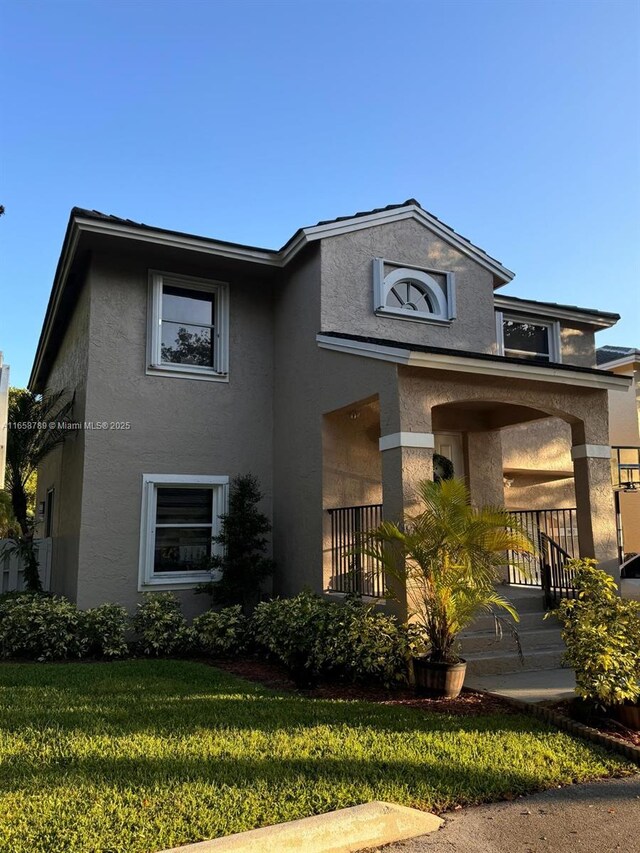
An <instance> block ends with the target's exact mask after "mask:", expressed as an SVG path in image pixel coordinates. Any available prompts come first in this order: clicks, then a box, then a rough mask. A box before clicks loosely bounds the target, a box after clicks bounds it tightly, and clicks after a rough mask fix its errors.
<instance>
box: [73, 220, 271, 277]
mask: <svg viewBox="0 0 640 853" xmlns="http://www.w3.org/2000/svg"><path fill="white" fill-rule="evenodd" d="M75 224H76V226H77V228H78V229H79V230H80V231H89V232H92V233H95V234H108V235H109V236H111V237H124V238H127V239H132V240H144V241H145V242H147V243H157V244H159V245H161V246H170V247H171V248H175V249H188V250H191V251H196V252H204V253H206V254H211V255H217V256H219V257H223V258H233V259H236V260H251V261H253V262H254V263H263V264H266V265H267V266H276V267H279V266H283V264H282V263H281V262H280V260H279V258H280V253H279V252H264V251H261V250H260V249H251V248H249V247H246V248H245V247H243V246H234V245H229V244H228V243H221V242H219V241H218V240H209V239H207V238H206V237H191V236H189V235H187V234H168V233H166V232H164V231H161V230H158V231H156V230H154V229H149V228H141V227H140V226H138V225H134V224H131V225H129V224H124V223H122V222H115V221H110V220H108V219H104V220H103V219H93V218H88V217H82V216H78V217H76V219H75Z"/></svg>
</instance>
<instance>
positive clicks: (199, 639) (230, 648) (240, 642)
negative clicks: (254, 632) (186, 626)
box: [191, 604, 249, 657]
mask: <svg viewBox="0 0 640 853" xmlns="http://www.w3.org/2000/svg"><path fill="white" fill-rule="evenodd" d="M191 631H192V634H193V642H194V645H195V647H196V649H198V651H202V652H204V653H205V654H208V655H214V656H216V657H226V656H233V655H237V654H240V652H243V651H244V650H245V649H246V647H247V642H248V638H249V637H248V620H247V618H246V617H245V616H243V614H242V607H241V606H240V605H239V604H236V605H235V606H234V607H225V608H224V609H223V610H208V611H207V612H206V613H203V614H202V615H201V616H196V618H195V619H194V620H193V625H192V626H191Z"/></svg>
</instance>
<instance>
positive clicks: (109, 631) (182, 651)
mask: <svg viewBox="0 0 640 853" xmlns="http://www.w3.org/2000/svg"><path fill="white" fill-rule="evenodd" d="M129 638H130V639H129ZM128 639H129V641H128ZM413 642H414V636H413V632H412V629H411V628H410V627H407V626H405V625H400V624H398V622H397V620H396V619H395V617H393V616H388V615H386V614H384V613H381V612H379V611H378V610H377V609H376V606H375V605H371V604H367V605H365V604H363V603H362V602H361V601H360V600H358V599H356V598H347V599H346V600H345V601H343V602H335V601H329V600H327V599H325V598H321V597H320V596H318V595H314V594H312V593H308V592H303V593H300V595H297V596H295V597H294V598H288V599H274V600H272V601H269V602H263V603H261V604H259V605H258V606H257V607H256V609H255V611H254V614H253V616H252V617H251V618H247V617H245V616H243V614H242V610H241V607H240V606H239V605H238V606H234V607H227V608H224V609H223V610H218V611H215V610H210V611H208V612H206V613H203V614H202V615H201V616H197V617H196V618H195V619H194V620H193V625H192V626H191V627H188V626H187V622H186V619H185V617H184V614H183V613H182V609H181V606H180V601H179V600H178V598H177V597H176V596H175V595H173V593H170V592H161V593H146V594H145V595H144V596H143V600H142V602H141V603H140V604H139V605H138V607H137V610H136V613H135V615H134V616H133V617H130V616H129V615H128V613H127V611H126V610H125V609H124V607H121V606H120V605H117V604H103V605H101V606H100V607H95V608H92V609H90V610H86V611H82V610H79V609H78V608H77V607H76V605H75V604H73V603H72V602H70V601H68V600H67V599H65V598H62V597H60V596H50V595H43V594H35V593H19V594H15V593H14V594H9V595H6V596H2V597H0V658H4V659H11V658H14V659H15V658H17V659H20V658H23V659H28V660H38V661H48V660H64V659H78V658H101V659H106V660H115V659H118V658H122V657H126V656H127V655H129V654H132V653H137V654H140V655H145V656H148V657H163V656H168V655H180V656H187V655H189V654H204V655H210V656H213V657H233V656H238V655H240V654H242V653H245V652H246V651H247V650H248V649H253V650H256V651H257V652H258V654H262V655H263V656H264V655H266V656H268V657H270V658H271V659H275V660H277V661H279V662H281V663H282V664H284V665H285V666H286V667H287V668H288V670H289V671H290V673H291V675H292V677H293V678H294V680H295V681H296V683H297V684H298V686H300V687H308V686H310V685H312V684H313V683H315V681H316V680H317V679H318V678H328V679H334V680H335V679H338V680H341V681H348V682H359V683H367V684H372V683H373V684H382V685H384V686H385V687H392V686H394V685H399V684H404V683H405V682H406V678H407V661H408V658H409V655H410V652H411V650H412V647H413Z"/></svg>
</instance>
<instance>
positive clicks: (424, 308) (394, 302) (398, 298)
mask: <svg viewBox="0 0 640 853" xmlns="http://www.w3.org/2000/svg"><path fill="white" fill-rule="evenodd" d="M387 308H403V309H404V310H405V311H421V312H422V313H424V314H433V313H434V308H433V302H432V300H431V297H430V296H429V293H428V292H427V290H426V288H425V287H423V286H422V285H421V284H419V283H418V282H415V281H399V282H398V283H397V284H394V285H393V287H392V288H391V290H390V291H389V294H388V296H387Z"/></svg>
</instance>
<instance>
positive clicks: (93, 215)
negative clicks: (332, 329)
mask: <svg viewBox="0 0 640 853" xmlns="http://www.w3.org/2000/svg"><path fill="white" fill-rule="evenodd" d="M403 207H417V208H418V209H419V210H422V211H423V212H424V213H425V214H427V215H428V216H429V217H431V219H433V220H435V221H436V222H438V223H439V224H440V225H441V226H442V228H445V229H446V230H447V231H449V232H450V233H451V234H455V235H456V237H457V238H458V239H459V240H462V241H464V242H465V243H467V245H468V246H470V247H471V248H472V249H473V250H474V251H475V252H478V253H479V254H481V255H484V257H485V258H488V259H489V260H490V261H492V262H493V263H496V264H500V266H502V262H501V261H499V260H498V259H497V258H494V257H493V256H492V255H490V254H489V253H488V252H485V250H484V249H481V248H480V246H477V245H476V244H475V243H472V242H471V240H469V238H468V237H464V236H463V235H462V234H460V233H458V232H457V231H455V230H454V229H453V228H452V227H451V226H450V225H447V224H446V223H445V222H443V221H442V220H441V219H438V217H437V216H435V215H434V214H433V213H430V212H429V211H428V210H426V209H425V208H424V207H422V205H421V204H420V202H419V201H416V199H415V198H408V199H407V200H406V201H403V202H401V203H400V204H388V205H386V207H376V208H374V209H373V210H361V211H358V212H357V213H353V214H351V215H349V216H338V217H336V218H335V219H322V220H320V222H316V224H315V225H309V226H304V227H303V228H299V229H298V230H297V231H296V232H295V234H293V235H292V237H291V238H290V239H289V240H287V242H286V243H285V244H284V246H287V245H288V244H289V243H291V242H292V241H293V240H294V239H295V237H297V235H298V234H300V233H301V232H303V231H306V230H309V229H313V228H319V227H321V226H323V225H332V224H334V223H338V222H348V221H349V220H352V219H361V218H362V217H364V216H372V215H373V214H376V213H385V212H386V211H391V210H400V209H401V208H403ZM71 216H72V217H73V216H84V217H87V218H90V219H98V220H102V221H104V222H115V223H119V224H121V225H132V226H134V227H135V228H143V229H145V230H147V231H160V232H162V233H163V234H177V235H180V236H182V237H192V238H195V239H198V240H214V241H215V242H216V243H223V244H224V245H226V246H238V247H241V248H245V249H254V250H256V251H259V252H270V253H272V254H277V253H278V252H279V251H282V250H281V249H265V248H264V247H263V246H250V245H248V244H246V243H235V242H232V241H230V240H218V239H216V238H213V237H204V236H202V235H201V234H190V233H188V232H185V231H175V230H173V229H171V228H159V227H157V226H154V225H147V224H146V223H145V222H137V221H136V220H134V219H125V218H123V217H121V216H114V215H113V214H111V213H102V211H100V210H89V209H87V208H83V207H74V208H73V210H72V211H71ZM284 246H283V247H282V248H284Z"/></svg>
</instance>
